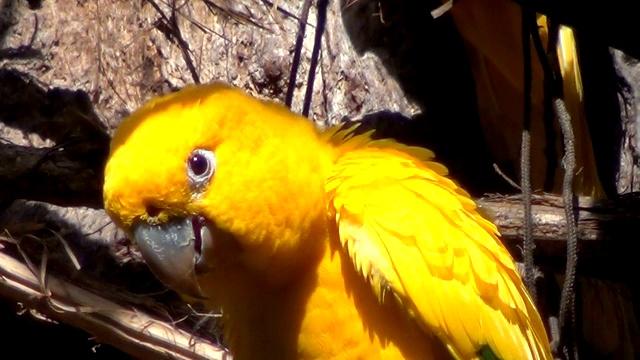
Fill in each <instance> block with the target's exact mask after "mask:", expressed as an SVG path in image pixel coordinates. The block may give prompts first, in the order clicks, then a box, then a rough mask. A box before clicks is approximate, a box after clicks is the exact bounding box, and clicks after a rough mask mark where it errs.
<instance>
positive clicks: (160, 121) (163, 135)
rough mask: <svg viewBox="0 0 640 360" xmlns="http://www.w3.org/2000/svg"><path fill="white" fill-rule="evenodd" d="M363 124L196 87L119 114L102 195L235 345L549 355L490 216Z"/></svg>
mask: <svg viewBox="0 0 640 360" xmlns="http://www.w3.org/2000/svg"><path fill="white" fill-rule="evenodd" d="M353 130H354V129H353V128H351V129H343V128H331V129H329V130H327V131H326V132H324V133H323V132H322V131H320V130H318V129H316V128H315V127H314V126H313V125H312V123H311V122H309V121H308V120H306V119H304V118H302V117H300V116H298V115H295V114H293V113H291V112H289V110H287V109H286V108H284V107H283V106H280V105H277V104H273V103H269V102H262V101H259V100H256V99H253V98H251V97H249V96H247V95H245V94H243V93H242V92H241V91H239V90H236V89H232V88H230V87H227V86H223V85H207V86H199V87H188V88H186V89H184V90H182V91H180V92H178V93H176V94H173V95H169V96H167V97H164V98H161V99H159V100H155V101H153V102H151V103H150V104H149V105H147V106H145V107H144V108H142V109H140V110H139V111H137V112H136V113H134V114H133V115H132V116H131V117H130V118H128V119H127V120H125V121H124V122H123V124H122V125H121V126H120V128H119V129H118V130H117V132H116V135H115V137H114V140H113V145H112V152H111V156H110V159H109V163H108V165H107V169H106V175H105V191H104V194H105V208H106V209H107V211H108V213H109V214H110V215H111V216H112V217H113V218H114V220H115V221H116V222H117V223H118V224H119V225H120V226H122V227H123V228H125V229H126V230H127V231H128V232H129V233H130V234H131V235H132V236H133V237H134V238H135V241H138V242H139V243H140V244H142V245H144V246H146V247H145V249H146V250H144V251H143V256H145V258H147V259H149V260H150V261H151V264H153V266H152V269H154V271H156V272H157V273H158V274H160V275H159V276H160V278H161V279H165V280H167V279H168V280H167V281H169V282H170V283H171V284H174V285H173V286H174V287H176V288H179V289H187V288H188V289H189V291H192V290H193V291H194V292H196V293H200V294H201V295H202V297H203V298H206V299H205V301H206V302H207V304H208V305H209V306H212V307H213V306H215V307H222V310H223V314H224V323H225V335H226V336H227V342H228V343H229V345H230V348H231V351H232V353H233V354H234V356H235V357H236V358H238V359H259V358H260V359H325V358H336V359H376V358H385V359H402V358H409V359H446V358H458V359H476V358H482V356H484V355H486V354H493V355H495V356H497V357H498V358H500V359H550V358H551V354H550V350H549V344H548V340H547V336H546V334H545V330H544V327H543V325H542V322H541V320H540V316H539V315H538V313H537V311H536V309H535V307H534V305H533V303H532V302H531V299H530V298H529V296H528V294H527V292H526V290H525V287H524V285H523V283H522V281H521V279H520V277H519V275H518V273H517V271H516V269H515V265H514V262H513V259H512V258H511V256H510V255H509V254H508V252H507V251H506V250H505V248H504V247H503V245H502V244H501V243H500V241H499V240H498V238H497V231H496V228H495V226H494V225H493V224H492V223H490V222H489V221H487V220H485V219H484V218H482V217H481V216H480V215H479V214H478V212H477V211H476V207H475V203H474V202H473V201H472V200H471V199H470V198H469V196H468V194H467V193H466V192H465V191H464V190H462V189H460V188H459V187H457V186H456V184H455V183H454V182H453V181H451V180H449V179H448V178H447V177H446V169H445V168H444V166H442V165H440V164H438V163H436V162H434V160H433V154H432V153H431V152H430V151H428V150H426V149H421V148H415V147H407V146H404V145H401V144H398V143H396V142H394V141H391V140H375V141H373V140H371V138H370V133H366V134H363V135H354V133H353ZM194 151H195V152H194ZM198 151H200V152H202V151H204V153H206V154H210V155H208V157H206V159H208V161H209V162H208V165H210V166H212V167H213V168H214V170H213V171H212V174H211V175H210V177H205V178H198V177H197V176H195V175H194V170H193V168H192V167H191V166H192V164H191V159H192V158H193V156H194V155H193V154H194V153H195V154H199V152H198ZM202 159H204V158H201V159H200V160H202ZM196 175H197V174H196ZM194 176H195V180H194ZM194 181H198V183H197V186H194ZM165 232H166V234H167V236H164V235H163V234H164V233H165ZM185 234H186V235H185ZM181 236H185V237H186V239H185V240H184V241H178V240H180V237H181ZM156 252H158V253H156ZM172 254H179V255H180V256H184V258H185V259H187V260H188V262H189V263H188V264H186V265H187V266H185V267H183V266H181V264H180V263H179V264H176V263H175V261H174V262H173V264H174V265H173V266H177V267H179V268H180V269H179V270H180V271H177V272H179V273H180V274H184V275H180V276H184V279H185V281H187V279H188V280H189V281H190V283H189V284H187V285H188V286H187V285H185V286H184V287H183V286H181V285H182V284H180V283H179V281H180V279H182V278H181V277H178V278H177V280H176V278H174V277H172V276H171V275H172V271H171V269H166V268H164V266H165V265H163V264H164V261H165V260H166V262H167V263H169V261H168V260H169V259H167V257H170V256H173V255H172ZM166 266H169V265H166ZM175 281H178V282H175Z"/></svg>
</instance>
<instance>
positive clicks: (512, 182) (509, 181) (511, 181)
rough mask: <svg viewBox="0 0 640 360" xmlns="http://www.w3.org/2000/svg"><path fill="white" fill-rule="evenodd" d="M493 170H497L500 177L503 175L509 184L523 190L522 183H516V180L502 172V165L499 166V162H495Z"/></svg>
mask: <svg viewBox="0 0 640 360" xmlns="http://www.w3.org/2000/svg"><path fill="white" fill-rule="evenodd" d="M493 170H495V172H496V173H498V175H500V177H502V178H503V179H504V181H506V182H507V183H508V184H509V185H511V186H513V187H514V188H516V189H518V190H520V191H522V188H521V187H520V185H518V184H516V182H515V181H513V180H511V178H509V177H508V176H507V175H506V174H505V173H503V172H502V170H500V167H498V164H496V163H494V164H493Z"/></svg>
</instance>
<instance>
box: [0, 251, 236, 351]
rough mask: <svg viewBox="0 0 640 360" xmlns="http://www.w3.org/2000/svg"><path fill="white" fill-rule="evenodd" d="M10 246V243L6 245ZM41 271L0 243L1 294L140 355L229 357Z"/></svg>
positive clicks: (135, 311) (183, 332)
mask: <svg viewBox="0 0 640 360" xmlns="http://www.w3.org/2000/svg"><path fill="white" fill-rule="evenodd" d="M7 246H9V245H7ZM45 275H46V277H45V281H46V283H45V284H44V285H43V284H42V283H41V280H40V279H39V278H40V277H41V274H34V272H33V271H32V270H31V269H30V268H29V267H28V266H27V265H26V264H24V263H22V262H21V261H19V260H17V259H16V258H14V257H13V256H11V255H9V254H7V253H5V252H4V251H3V249H2V244H0V296H1V297H2V298H8V299H12V300H14V301H16V302H20V303H22V304H24V305H25V306H26V307H28V308H30V309H35V310H37V311H38V312H39V313H41V314H44V315H45V316H46V317H48V318H50V319H53V320H57V321H61V322H64V323H66V324H69V325H72V326H75V327H77V328H80V329H83V330H85V331H87V332H89V333H91V334H93V335H94V336H95V337H96V339H97V340H98V341H100V342H104V343H108V344H111V345H114V346H116V347H119V348H120V349H122V350H124V351H126V352H128V353H129V354H131V355H133V356H135V357H137V358H141V359H157V358H166V357H167V356H168V355H170V356H171V357H172V358H175V359H203V360H204V359H213V360H217V359H219V360H222V359H229V358H230V357H229V356H228V355H227V353H226V352H225V351H224V350H222V349H220V348H218V347H217V346H215V345H213V344H210V343H208V342H206V341H204V340H203V339H200V338H197V337H196V336H193V335H191V334H189V333H187V332H185V331H182V330H179V329H177V328H176V327H175V326H174V325H172V324H171V323H168V322H165V321H162V320H159V319H157V318H154V317H153V316H150V315H148V314H145V312H143V311H140V310H137V309H134V308H132V307H131V306H123V305H120V304H118V303H117V302H115V301H113V299H107V298H106V297H104V296H100V295H97V294H95V293H93V292H90V291H88V290H86V289H83V288H81V287H79V286H77V285H74V284H72V283H70V282H67V281H65V280H62V279H60V278H58V277H56V276H54V275H51V274H45Z"/></svg>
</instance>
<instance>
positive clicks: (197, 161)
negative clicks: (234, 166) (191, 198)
mask: <svg viewBox="0 0 640 360" xmlns="http://www.w3.org/2000/svg"><path fill="white" fill-rule="evenodd" d="M216 165H217V164H216V156H215V154H214V153H213V151H211V150H205V149H195V150H193V151H192V152H191V154H189V158H188V159H187V176H188V177H189V183H190V184H191V186H193V187H194V188H195V189H196V190H202V188H204V187H205V186H206V185H208V184H209V180H211V177H212V176H213V173H215V171H216Z"/></svg>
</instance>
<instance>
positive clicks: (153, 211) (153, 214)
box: [147, 205, 160, 218]
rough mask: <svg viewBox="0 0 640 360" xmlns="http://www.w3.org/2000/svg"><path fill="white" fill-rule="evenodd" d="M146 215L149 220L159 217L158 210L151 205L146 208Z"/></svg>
mask: <svg viewBox="0 0 640 360" xmlns="http://www.w3.org/2000/svg"><path fill="white" fill-rule="evenodd" d="M147 215H148V216H149V217H150V218H154V217H156V216H158V215H160V209H159V208H157V207H155V206H153V205H149V206H147Z"/></svg>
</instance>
